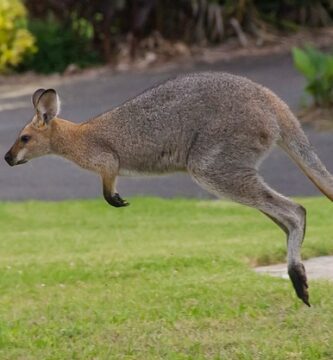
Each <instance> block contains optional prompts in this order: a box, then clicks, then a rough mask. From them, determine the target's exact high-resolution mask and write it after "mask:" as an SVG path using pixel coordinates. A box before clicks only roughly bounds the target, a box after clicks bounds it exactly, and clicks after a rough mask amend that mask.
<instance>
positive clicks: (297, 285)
mask: <svg viewBox="0 0 333 360" xmlns="http://www.w3.org/2000/svg"><path fill="white" fill-rule="evenodd" d="M288 274H289V277H290V280H291V282H292V283H293V286H294V289H295V291H296V294H297V296H298V297H299V298H300V299H301V300H302V301H303V302H304V303H305V304H306V305H307V306H311V305H310V303H309V293H308V283H307V280H306V273H305V268H304V265H303V264H302V263H297V264H292V265H290V266H289V267H288Z"/></svg>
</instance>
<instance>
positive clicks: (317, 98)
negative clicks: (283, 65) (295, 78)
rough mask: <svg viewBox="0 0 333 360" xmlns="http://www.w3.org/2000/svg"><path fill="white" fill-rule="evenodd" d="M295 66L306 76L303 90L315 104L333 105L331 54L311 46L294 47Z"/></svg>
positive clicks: (332, 62) (332, 58)
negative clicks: (303, 47)
mask: <svg viewBox="0 0 333 360" xmlns="http://www.w3.org/2000/svg"><path fill="white" fill-rule="evenodd" d="M293 59H294V64H295V67H296V68H297V69H298V71H299V72H300V73H301V74H302V75H303V76H304V77H305V78H306V80H307V84H306V87H305V90H306V92H307V93H308V94H310V95H311V96H312V98H313V100H314V104H315V105H316V106H323V107H329V106H332V105H333V55H331V54H325V53H323V52H321V51H319V50H316V49H315V48H313V47H309V46H308V47H306V48H305V49H303V50H302V49H299V48H294V49H293Z"/></svg>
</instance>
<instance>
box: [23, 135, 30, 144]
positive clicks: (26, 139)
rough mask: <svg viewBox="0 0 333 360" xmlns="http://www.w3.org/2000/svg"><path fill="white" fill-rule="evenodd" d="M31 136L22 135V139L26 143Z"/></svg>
mask: <svg viewBox="0 0 333 360" xmlns="http://www.w3.org/2000/svg"><path fill="white" fill-rule="evenodd" d="M30 137H31V136H29V135H22V136H21V141H22V142H23V143H25V144H26V143H27V142H28V141H29V140H30Z"/></svg>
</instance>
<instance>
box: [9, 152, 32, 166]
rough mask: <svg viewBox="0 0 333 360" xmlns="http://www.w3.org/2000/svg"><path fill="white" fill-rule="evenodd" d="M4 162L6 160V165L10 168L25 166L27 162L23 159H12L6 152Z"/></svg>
mask: <svg viewBox="0 0 333 360" xmlns="http://www.w3.org/2000/svg"><path fill="white" fill-rule="evenodd" d="M5 160H6V162H7V164H8V165H10V166H15V165H21V164H25V163H26V162H28V160H25V159H22V160H19V161H17V160H16V159H14V158H13V156H12V154H11V152H10V151H8V152H7V154H6V155H5Z"/></svg>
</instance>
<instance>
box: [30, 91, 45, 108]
mask: <svg viewBox="0 0 333 360" xmlns="http://www.w3.org/2000/svg"><path fill="white" fill-rule="evenodd" d="M44 91H45V89H38V90H36V91H35V92H34V94H33V95H32V98H31V101H32V105H33V106H34V108H36V107H37V104H38V100H39V98H40V97H41V95H42V94H43V92H44Z"/></svg>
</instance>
